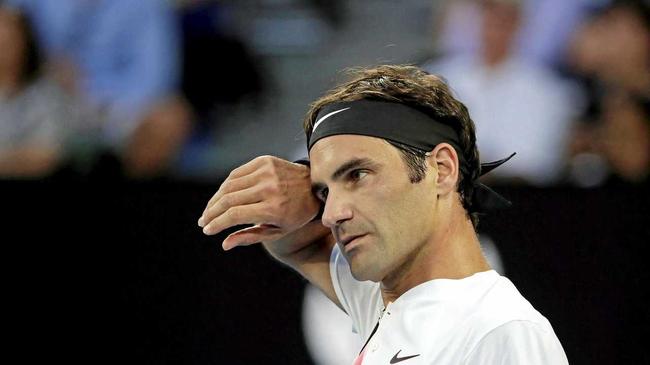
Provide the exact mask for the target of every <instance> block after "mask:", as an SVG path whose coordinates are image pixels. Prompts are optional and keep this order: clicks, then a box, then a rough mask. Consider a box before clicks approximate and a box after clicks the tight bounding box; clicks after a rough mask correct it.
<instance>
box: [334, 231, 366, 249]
mask: <svg viewBox="0 0 650 365" xmlns="http://www.w3.org/2000/svg"><path fill="white" fill-rule="evenodd" d="M363 236H365V234H360V235H356V236H347V237H345V238H342V239H341V241H340V242H339V243H340V244H341V245H342V246H344V247H345V246H347V244H348V243H350V242H352V241H354V240H355V239H357V238H359V237H363Z"/></svg>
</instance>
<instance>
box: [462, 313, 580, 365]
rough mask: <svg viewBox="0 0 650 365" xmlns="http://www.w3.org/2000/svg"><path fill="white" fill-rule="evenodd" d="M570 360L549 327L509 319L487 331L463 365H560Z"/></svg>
mask: <svg viewBox="0 0 650 365" xmlns="http://www.w3.org/2000/svg"><path fill="white" fill-rule="evenodd" d="M568 363H569V361H568V360H567V357H566V355H565V353H564V349H563V348H562V345H561V344H560V341H559V340H558V338H557V336H556V335H555V333H554V332H553V330H552V329H550V328H546V327H544V326H542V325H540V324H537V323H534V322H530V321H511V322H508V323H506V324H503V325H501V326H499V327H497V328H495V329H494V330H492V331H490V332H489V333H488V334H486V335H485V336H484V337H483V339H481V341H480V342H479V343H478V344H477V345H476V347H475V348H474V350H472V352H470V354H469V356H468V357H467V361H466V362H465V364H466V365H488V364H489V365H510V364H512V365H514V364H530V365H546V364H548V365H551V364H553V365H556V364H559V365H563V364H568Z"/></svg>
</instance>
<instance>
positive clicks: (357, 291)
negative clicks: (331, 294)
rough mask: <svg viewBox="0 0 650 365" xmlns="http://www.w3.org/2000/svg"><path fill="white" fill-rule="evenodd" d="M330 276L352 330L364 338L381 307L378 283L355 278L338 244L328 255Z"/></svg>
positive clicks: (368, 334)
mask: <svg viewBox="0 0 650 365" xmlns="http://www.w3.org/2000/svg"><path fill="white" fill-rule="evenodd" d="M330 276H331V278H332V284H333V286H334V291H335V292H336V296H337V298H338V300H339V302H340V303H341V307H342V308H343V310H344V311H345V312H346V313H347V314H348V316H350V318H351V319H352V323H353V328H352V330H353V332H356V333H358V334H359V335H360V336H361V337H362V339H366V338H367V337H368V336H370V333H371V332H372V329H373V328H374V326H375V324H376V323H377V320H378V319H379V316H380V313H381V310H382V308H383V301H382V299H381V293H380V288H379V283H375V282H372V281H358V280H356V279H355V278H354V277H353V276H352V272H351V271H350V265H349V264H348V262H347V261H346V260H345V257H344V256H343V254H342V253H341V250H340V249H339V247H338V245H335V246H334V249H333V250H332V255H331V256H330Z"/></svg>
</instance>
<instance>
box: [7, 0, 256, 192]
mask: <svg viewBox="0 0 650 365" xmlns="http://www.w3.org/2000/svg"><path fill="white" fill-rule="evenodd" d="M222 10H223V9H222V7H221V6H220V4H219V3H218V2H213V1H187V2H178V3H176V4H174V3H171V2H169V1H164V0H138V1H130V0H8V1H3V2H1V3H0V49H2V52H1V53H0V176H2V177H4V178H42V177H47V176H53V175H54V176H78V177H84V178H87V177H99V178H101V179H104V180H105V179H124V178H126V179H156V178H163V177H166V176H170V175H173V174H174V171H175V170H177V168H178V165H179V164H180V163H181V160H182V156H183V154H184V153H185V151H188V150H189V151H192V149H191V146H192V144H194V143H196V141H201V140H202V138H203V136H206V135H209V131H210V128H211V124H213V118H211V116H210V114H211V113H212V111H213V109H214V107H215V105H217V104H218V103H219V102H222V101H225V102H236V101H237V100H238V98H240V97H242V96H243V95H245V94H248V93H255V92H257V91H258V90H259V89H260V88H261V81H260V78H259V77H258V75H257V73H256V72H257V69H256V68H255V63H254V62H253V61H252V60H251V57H250V56H249V54H248V52H247V50H246V49H245V47H244V45H243V44H242V43H241V42H239V41H238V40H237V39H231V38H230V37H229V36H228V34H227V32H225V31H224V28H222V27H221V23H222V18H221V16H222V15H223V11H222ZM224 55H227V56H224ZM229 64H230V66H233V64H234V65H236V67H232V70H233V71H236V72H245V73H246V75H247V77H244V78H240V79H239V82H237V83H235V82H231V81H233V77H236V76H234V75H233V73H229V74H226V75H223V74H221V72H217V71H216V66H226V67H227V66H229ZM229 81H230V82H229ZM197 136H198V137H197ZM186 160H187V159H186ZM189 160H190V161H191V160H192V159H191V158H190V159H189Z"/></svg>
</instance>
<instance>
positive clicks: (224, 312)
mask: <svg viewBox="0 0 650 365" xmlns="http://www.w3.org/2000/svg"><path fill="white" fill-rule="evenodd" d="M217 186H218V184H217V183H215V184H209V185H199V184H183V183H174V184H172V183H164V182H148V183H144V182H142V183H126V182H115V183H111V184H102V183H80V182H70V181H56V180H51V181H45V182H2V183H0V191H1V192H2V193H1V194H2V195H1V197H2V202H3V204H2V205H3V209H2V211H3V228H5V229H4V230H3V231H4V232H5V235H4V239H3V242H4V245H3V247H4V248H5V252H6V254H5V255H3V258H4V259H3V261H5V262H6V265H5V267H6V273H5V278H6V279H7V283H8V284H9V285H7V286H6V287H7V288H8V290H7V292H6V294H5V295H4V296H3V297H4V298H5V302H6V303H8V304H9V305H8V307H7V308H8V310H7V311H6V313H7V318H8V323H9V326H8V327H7V328H8V333H9V334H10V338H11V340H10V346H9V349H10V350H11V351H15V352H16V353H17V354H18V355H19V356H20V358H21V359H22V360H24V361H21V362H25V363H33V362H34V361H36V360H39V361H42V360H48V361H49V360H65V361H66V363H101V362H110V363H139V364H309V363H311V360H310V358H309V355H308V354H307V351H306V348H305V345H304V344H303V340H302V334H301V323H300V321H301V316H300V310H301V305H302V294H303V287H304V284H305V282H304V280H303V279H302V278H300V277H299V276H298V275H296V274H294V273H293V272H292V271H291V270H289V269H288V268H286V267H283V266H281V265H279V264H276V263H275V262H273V261H272V260H271V259H270V258H269V257H268V255H267V254H266V253H265V252H264V251H263V249H262V248H261V247H260V246H251V247H247V248H240V249H235V250H233V251H231V252H228V253H224V252H223V251H222V250H221V248H220V242H221V239H222V238H223V237H224V236H223V235H221V236H218V237H205V236H203V235H202V233H201V231H200V229H199V228H198V227H197V226H196V220H197V219H198V216H199V214H200V213H201V211H202V209H203V206H204V204H205V202H206V201H207V200H208V199H209V197H210V196H211V195H212V194H213V193H214V191H215V189H216V187H217ZM497 190H499V191H500V192H502V193H503V194H504V195H505V196H507V197H508V198H510V199H511V200H513V202H515V207H514V208H512V209H510V210H509V211H504V212H501V213H498V214H495V215H493V216H491V217H485V218H483V220H482V223H481V231H482V232H483V233H487V234H489V235H490V236H491V237H492V238H493V239H494V241H495V242H496V244H497V247H498V248H499V250H500V252H501V255H502V257H503V260H504V266H505V268H506V271H507V274H508V277H509V278H510V279H511V280H512V281H513V282H514V283H515V284H516V285H517V287H518V288H519V290H520V291H521V292H522V294H523V295H524V296H525V297H526V298H527V299H528V300H529V301H530V302H531V303H533V305H534V306H535V307H536V308H537V309H538V310H539V311H540V312H541V313H543V314H544V315H545V316H546V317H547V318H548V319H549V320H550V321H551V323H552V324H553V326H554V329H555V331H556V333H557V335H558V337H559V338H560V340H561V342H562V344H563V346H564V348H565V351H566V353H567V356H568V357H569V360H570V362H571V363H572V364H594V363H598V364H615V363H647V362H648V361H649V360H650V356H649V355H648V354H647V351H645V348H644V342H645V341H644V340H645V339H646V338H648V335H649V333H648V332H649V331H648V323H649V321H648V309H647V303H648V302H647V299H648V289H647V287H648V285H647V279H648V275H647V269H646V262H647V258H646V252H647V250H646V244H647V242H648V238H649V236H650V235H649V232H650V229H649V228H648V216H649V215H648V213H649V212H648V207H647V203H648V201H650V199H648V195H649V194H648V191H647V189H644V188H642V187H627V188H618V187H609V188H599V189H592V190H577V189H564V188H554V189H544V190H538V189H531V188H499V189H497ZM6 228H8V230H7V229H6Z"/></svg>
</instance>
